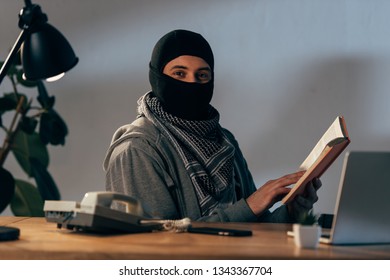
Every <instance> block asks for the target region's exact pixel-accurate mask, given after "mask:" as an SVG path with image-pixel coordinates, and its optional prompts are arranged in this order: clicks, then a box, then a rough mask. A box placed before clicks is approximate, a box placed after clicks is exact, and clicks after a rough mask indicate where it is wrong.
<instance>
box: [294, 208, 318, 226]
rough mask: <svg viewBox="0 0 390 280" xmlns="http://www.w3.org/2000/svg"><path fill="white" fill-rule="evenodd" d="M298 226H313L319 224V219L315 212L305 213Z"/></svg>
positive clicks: (298, 220) (299, 219)
mask: <svg viewBox="0 0 390 280" xmlns="http://www.w3.org/2000/svg"><path fill="white" fill-rule="evenodd" d="M297 222H298V224H301V225H306V226H311V225H316V224H318V217H317V215H315V214H314V213H313V210H310V211H307V212H303V213H302V215H301V216H300V217H299V218H298V219H297Z"/></svg>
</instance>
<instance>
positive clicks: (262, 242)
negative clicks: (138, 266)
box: [0, 216, 390, 260]
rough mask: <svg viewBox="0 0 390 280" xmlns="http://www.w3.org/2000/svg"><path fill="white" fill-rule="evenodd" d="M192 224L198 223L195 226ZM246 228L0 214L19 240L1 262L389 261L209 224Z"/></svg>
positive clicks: (384, 250) (278, 233)
mask: <svg viewBox="0 0 390 280" xmlns="http://www.w3.org/2000/svg"><path fill="white" fill-rule="evenodd" d="M196 225H203V224H201V223H196ZM207 225H208V226H210V225H212V226H218V227H228V228H237V229H251V230H252V231H253V236H250V237H224V236H214V235H204V234H192V233H171V232H151V233H133V234H116V235H99V234H91V233H79V232H73V231H68V230H65V229H62V230H60V229H57V227H56V224H53V223H47V222H46V220H45V219H44V218H27V217H6V216H0V226H10V227H17V228H19V229H20V232H21V234H20V238H19V240H15V241H6V242H0V259H3V260H4V259H8V260H20V259H27V260H29V259H40V260H48V259H57V260H58V259H59V260H61V259H66V260H73V259H88V260H96V259H99V260H107V259H114V260H122V259H138V260H143V259H172V260H174V259H183V260H189V259H203V260H207V259H390V245H384V246H379V245H376V246H371V245H370V246H368V245H365V246H330V245H323V244H321V245H320V246H319V247H318V248H317V249H299V248H297V247H296V246H295V245H294V242H293V239H292V238H291V237H287V234H286V232H287V230H290V229H291V225H287V224H252V223H251V224H249V223H213V224H210V223H208V224H207Z"/></svg>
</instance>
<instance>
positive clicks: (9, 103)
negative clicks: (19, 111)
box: [0, 95, 17, 111]
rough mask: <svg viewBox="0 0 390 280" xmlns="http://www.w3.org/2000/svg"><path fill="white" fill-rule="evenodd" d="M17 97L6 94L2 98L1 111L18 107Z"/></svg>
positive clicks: (0, 99)
mask: <svg viewBox="0 0 390 280" xmlns="http://www.w3.org/2000/svg"><path fill="white" fill-rule="evenodd" d="M16 105H17V103H16V100H15V98H10V96H7V95H4V96H3V97H1V98H0V111H10V110H14V109H15V108H16Z"/></svg>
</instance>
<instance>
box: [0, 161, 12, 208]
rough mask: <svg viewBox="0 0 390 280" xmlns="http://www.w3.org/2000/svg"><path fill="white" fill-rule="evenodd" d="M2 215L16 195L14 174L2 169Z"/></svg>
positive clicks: (0, 189)
mask: <svg viewBox="0 0 390 280" xmlns="http://www.w3.org/2000/svg"><path fill="white" fill-rule="evenodd" d="M0 192H1V195H0V213H1V212H3V211H4V209H5V208H6V207H7V206H8V204H9V203H10V201H11V200H12V197H13V196H14V193H15V179H14V177H13V176H12V174H11V173H10V172H9V171H7V170H5V169H4V168H3V167H0Z"/></svg>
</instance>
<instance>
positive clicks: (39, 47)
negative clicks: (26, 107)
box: [0, 0, 78, 241]
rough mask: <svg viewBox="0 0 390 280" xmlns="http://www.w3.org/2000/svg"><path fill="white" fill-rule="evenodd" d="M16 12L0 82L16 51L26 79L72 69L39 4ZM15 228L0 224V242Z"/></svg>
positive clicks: (70, 55)
mask: <svg viewBox="0 0 390 280" xmlns="http://www.w3.org/2000/svg"><path fill="white" fill-rule="evenodd" d="M24 3H25V7H24V8H23V9H22V10H21V11H20V13H19V28H20V29H21V30H22V31H21V32H20V34H19V36H18V38H17V40H16V42H15V44H14V45H13V47H12V49H11V51H10V53H9V54H8V56H7V59H6V60H5V62H4V64H3V66H2V67H1V70H0V85H1V83H2V81H3V79H4V77H5V76H6V75H7V72H8V70H9V68H10V67H11V65H12V63H13V61H14V59H15V58H16V56H17V55H18V52H19V51H20V55H21V61H22V65H23V71H24V75H23V78H24V79H26V80H42V79H46V80H47V81H55V80H57V79H59V78H61V77H62V76H63V75H64V73H65V72H66V71H68V70H70V69H71V68H73V67H74V66H75V65H76V64H77V62H78V58H77V57H76V55H75V53H74V52H73V49H72V47H71V46H70V44H69V43H68V41H67V40H66V39H65V37H64V36H63V35H62V34H61V33H60V32H59V31H58V30H57V29H56V28H54V27H53V26H51V25H50V24H49V23H48V17H47V15H46V14H44V13H43V12H42V10H41V7H40V6H38V5H35V4H32V3H31V1H30V0H25V1H24ZM18 237H19V229H17V228H9V227H0V241H1V240H11V239H17V238H18Z"/></svg>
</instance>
